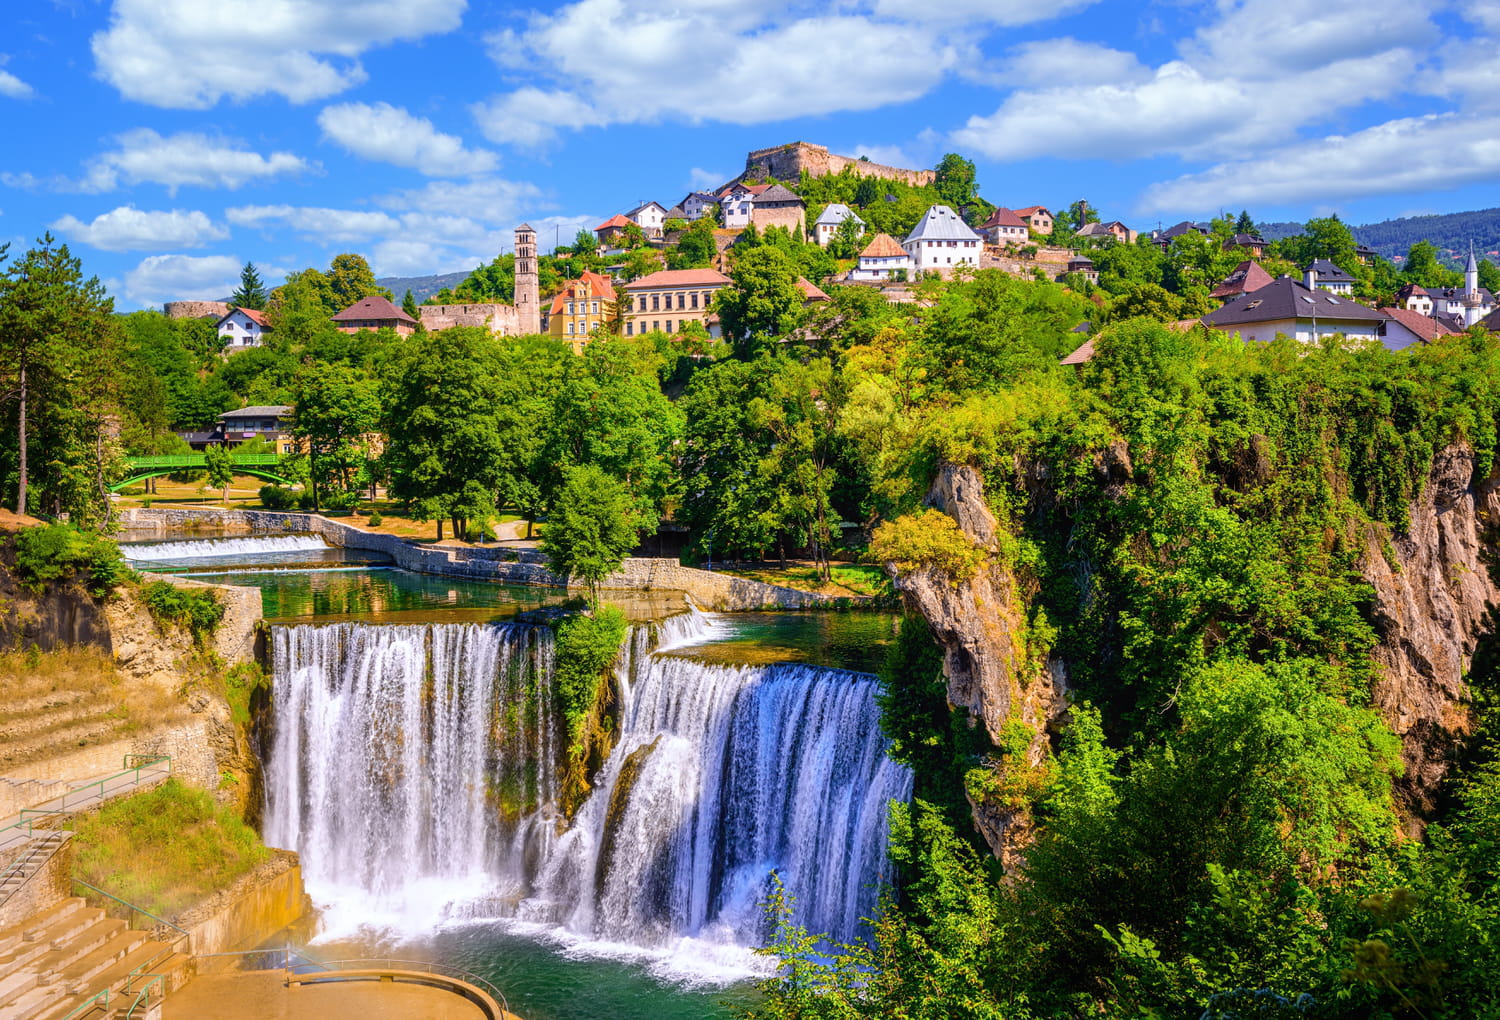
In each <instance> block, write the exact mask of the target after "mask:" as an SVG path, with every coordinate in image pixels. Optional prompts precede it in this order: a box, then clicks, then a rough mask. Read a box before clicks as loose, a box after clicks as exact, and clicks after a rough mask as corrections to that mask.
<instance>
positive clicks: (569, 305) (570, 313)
mask: <svg viewBox="0 0 1500 1020" xmlns="http://www.w3.org/2000/svg"><path fill="white" fill-rule="evenodd" d="M568 314H569V315H572V314H573V302H571V301H569V302H568Z"/></svg>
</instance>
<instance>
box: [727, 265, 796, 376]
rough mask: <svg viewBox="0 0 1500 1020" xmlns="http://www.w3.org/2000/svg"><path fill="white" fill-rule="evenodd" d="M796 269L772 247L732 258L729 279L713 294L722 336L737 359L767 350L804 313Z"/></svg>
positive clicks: (789, 330) (792, 326) (788, 330)
mask: <svg viewBox="0 0 1500 1020" xmlns="http://www.w3.org/2000/svg"><path fill="white" fill-rule="evenodd" d="M797 276H798V273H797V270H796V267H795V265H794V263H793V262H792V259H791V257H790V256H788V255H787V254H786V252H784V251H782V250H781V249H780V248H777V247H768V246H764V245H762V246H759V247H756V248H753V249H751V250H750V251H747V252H745V253H744V254H743V255H741V256H740V257H739V258H737V259H736V260H735V264H734V271H733V272H732V273H731V274H730V278H731V279H732V280H733V281H734V282H733V284H732V285H731V286H728V287H725V288H723V289H722V290H720V291H719V292H718V293H717V294H716V295H714V308H715V310H716V311H717V312H718V313H719V321H720V322H721V323H722V325H723V330H724V337H725V339H727V340H728V341H729V342H730V344H732V345H733V347H734V352H735V354H736V355H737V356H738V357H741V358H753V357H755V356H756V355H757V354H759V353H760V352H762V351H769V350H772V349H773V348H774V346H775V344H776V342H777V341H778V340H780V339H781V338H783V337H785V336H786V335H787V334H788V333H790V332H791V331H792V330H794V329H796V328H797V327H798V326H799V325H801V323H802V321H803V319H804V318H805V313H804V309H803V298H802V291H801V290H799V289H798V287H797Z"/></svg>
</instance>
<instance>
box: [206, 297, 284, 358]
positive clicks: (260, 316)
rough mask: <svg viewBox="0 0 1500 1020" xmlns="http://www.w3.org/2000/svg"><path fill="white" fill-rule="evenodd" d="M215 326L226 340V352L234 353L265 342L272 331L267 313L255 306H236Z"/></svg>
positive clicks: (221, 338) (223, 339)
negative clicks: (257, 309) (258, 310)
mask: <svg viewBox="0 0 1500 1020" xmlns="http://www.w3.org/2000/svg"><path fill="white" fill-rule="evenodd" d="M214 328H216V329H217V330H218V331H219V339H220V340H222V341H223V342H224V353H225V354H233V353H235V352H236V351H243V350H246V349H248V348H251V347H259V346H260V345H261V344H262V343H264V342H265V335H266V334H267V333H269V332H270V331H271V323H270V322H269V321H267V319H266V316H265V313H263V312H257V311H256V310H255V309H254V308H235V309H233V310H231V311H230V312H229V313H228V314H227V315H225V316H224V317H223V318H221V319H219V321H218V322H216V323H214Z"/></svg>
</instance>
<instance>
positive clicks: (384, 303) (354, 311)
mask: <svg viewBox="0 0 1500 1020" xmlns="http://www.w3.org/2000/svg"><path fill="white" fill-rule="evenodd" d="M333 324H334V325H335V326H337V327H338V331H339V332H340V333H358V332H359V331H360V330H362V329H394V330H395V331H396V332H397V333H398V334H400V335H401V336H410V335H411V334H412V333H415V332H416V331H417V320H416V319H413V318H412V317H411V316H410V315H407V314H406V313H405V312H403V311H402V310H401V309H399V308H397V307H396V306H395V305H393V304H391V302H390V300H389V299H387V298H383V297H380V296H379V295H378V294H372V295H370V296H369V297H367V298H360V299H359V300H358V301H356V302H354V304H352V305H350V306H349V307H348V308H345V309H344V310H343V311H341V312H339V313H337V314H336V315H334V316H333Z"/></svg>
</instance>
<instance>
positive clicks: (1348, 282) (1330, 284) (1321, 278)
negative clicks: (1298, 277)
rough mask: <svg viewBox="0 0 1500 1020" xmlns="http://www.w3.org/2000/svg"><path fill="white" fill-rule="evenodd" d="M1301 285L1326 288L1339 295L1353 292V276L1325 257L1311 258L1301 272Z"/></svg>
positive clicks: (1329, 291) (1312, 288)
mask: <svg viewBox="0 0 1500 1020" xmlns="http://www.w3.org/2000/svg"><path fill="white" fill-rule="evenodd" d="M1302 285H1303V286H1304V287H1306V288H1307V289H1308V290H1314V289H1316V290H1326V291H1328V293H1330V294H1337V295H1339V296H1340V297H1348V296H1349V295H1350V294H1352V293H1354V277H1352V276H1350V275H1349V274H1348V273H1346V272H1344V271H1343V270H1342V269H1340V268H1339V267H1338V266H1336V265H1334V264H1333V263H1332V262H1330V261H1328V260H1327V259H1313V262H1312V265H1310V266H1308V267H1307V269H1306V270H1305V271H1304V272H1303V274H1302Z"/></svg>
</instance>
